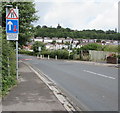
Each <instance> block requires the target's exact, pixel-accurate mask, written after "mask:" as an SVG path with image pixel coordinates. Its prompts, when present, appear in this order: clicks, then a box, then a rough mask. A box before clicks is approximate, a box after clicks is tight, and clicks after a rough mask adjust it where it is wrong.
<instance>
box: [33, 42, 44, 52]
mask: <svg viewBox="0 0 120 113" xmlns="http://www.w3.org/2000/svg"><path fill="white" fill-rule="evenodd" d="M39 47H41V50H45V44H44V43H43V42H38V41H36V42H35V43H34V44H33V47H32V48H33V51H34V52H35V53H37V52H39Z"/></svg>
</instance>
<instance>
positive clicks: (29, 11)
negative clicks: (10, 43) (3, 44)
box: [2, 2, 38, 45]
mask: <svg viewBox="0 0 120 113" xmlns="http://www.w3.org/2000/svg"><path fill="white" fill-rule="evenodd" d="M8 4H10V5H13V8H15V7H16V6H17V7H18V8H19V44H20V45H25V44H26V42H28V41H29V40H30V38H31V37H33V34H34V32H33V31H34V30H33V25H32V22H34V21H36V20H37V19H38V17H37V16H36V15H35V13H36V10H35V4H34V3H33V2H10V3H9V2H2V27H3V28H4V29H5V22H6V21H5V19H6V18H5V16H6V13H5V12H6V10H5V8H6V5H8Z"/></svg>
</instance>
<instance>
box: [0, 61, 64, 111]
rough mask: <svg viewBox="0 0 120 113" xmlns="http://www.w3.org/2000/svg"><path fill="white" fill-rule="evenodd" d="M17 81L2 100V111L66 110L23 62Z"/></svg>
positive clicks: (20, 65) (20, 64)
mask: <svg viewBox="0 0 120 113" xmlns="http://www.w3.org/2000/svg"><path fill="white" fill-rule="evenodd" d="M19 74H20V77H19V83H18V85H17V86H16V87H14V88H13V89H12V90H11V91H10V93H9V94H8V95H7V96H5V97H4V99H3V100H2V111H53V112H54V111H66V109H65V108H64V107H63V105H62V104H61V103H60V102H59V100H58V99H57V98H56V96H55V95H54V94H53V92H52V91H51V90H50V89H49V88H48V87H47V85H46V84H45V83H44V82H43V81H42V80H41V79H40V78H39V77H38V76H37V75H36V74H35V73H34V72H33V71H32V70H31V69H30V68H29V67H28V66H27V65H26V64H24V63H23V62H19Z"/></svg>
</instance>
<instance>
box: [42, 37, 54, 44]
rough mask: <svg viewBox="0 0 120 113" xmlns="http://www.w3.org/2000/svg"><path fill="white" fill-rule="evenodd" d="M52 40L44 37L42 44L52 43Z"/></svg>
mask: <svg viewBox="0 0 120 113" xmlns="http://www.w3.org/2000/svg"><path fill="white" fill-rule="evenodd" d="M52 42H53V39H50V38H49V37H44V43H52Z"/></svg>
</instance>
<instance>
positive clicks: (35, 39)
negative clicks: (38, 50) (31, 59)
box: [34, 37, 43, 42]
mask: <svg viewBox="0 0 120 113" xmlns="http://www.w3.org/2000/svg"><path fill="white" fill-rule="evenodd" d="M34 41H35V42H36V41H40V42H43V38H42V37H36V38H34Z"/></svg>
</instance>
